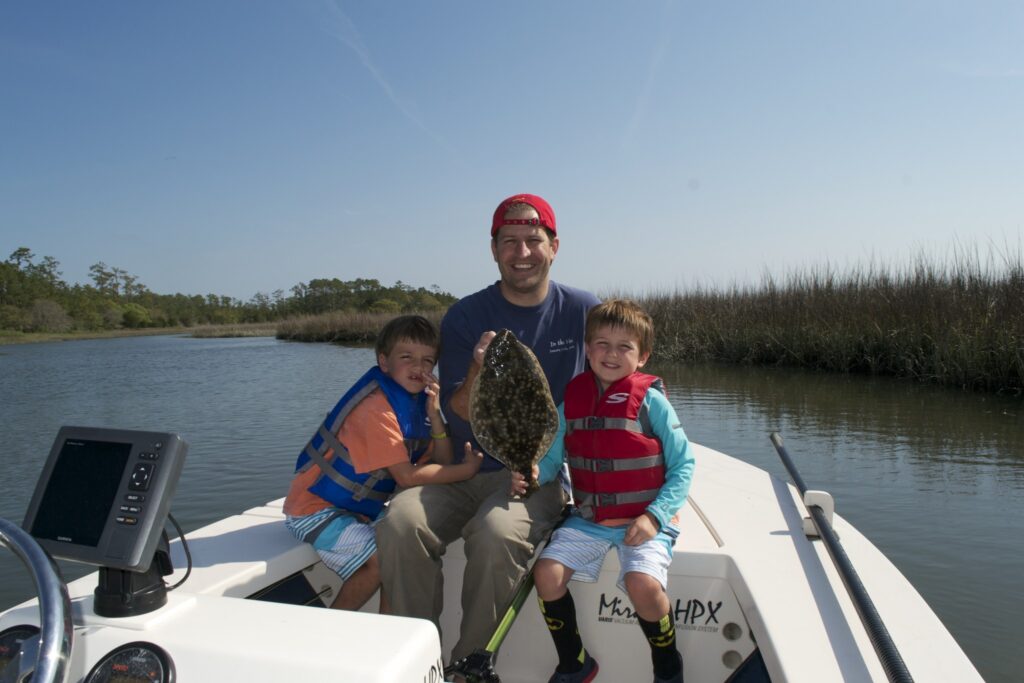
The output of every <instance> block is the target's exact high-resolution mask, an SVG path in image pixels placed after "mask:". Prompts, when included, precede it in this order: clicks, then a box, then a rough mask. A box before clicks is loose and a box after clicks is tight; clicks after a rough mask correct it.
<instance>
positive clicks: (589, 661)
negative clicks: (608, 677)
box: [548, 652, 597, 683]
mask: <svg viewBox="0 0 1024 683" xmlns="http://www.w3.org/2000/svg"><path fill="white" fill-rule="evenodd" d="M595 676H597V660H596V659H594V658H593V657H591V656H590V653H589V652H588V653H587V654H586V658H585V659H584V660H583V668H582V669H580V670H579V671H577V672H576V673H573V674H563V673H559V672H557V671H556V672H555V673H553V674H551V678H549V679H548V683H590V681H592V680H594V677H595Z"/></svg>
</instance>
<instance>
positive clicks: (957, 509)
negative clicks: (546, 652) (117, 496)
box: [0, 337, 1024, 682]
mask: <svg viewBox="0 0 1024 683" xmlns="http://www.w3.org/2000/svg"><path fill="white" fill-rule="evenodd" d="M372 362H373V354H372V352H371V351H370V350H369V349H362V348H346V347H340V346H331V345H326V344H300V343H288V342H279V341H276V340H273V339H268V338H255V339H208V340H202V339H191V338H186V337H136V338H127V339H108V340H89V341H76V342H63V343H52V344H34V345H19V346H6V347H0V444H2V446H0V491H2V494H0V516H3V517H6V518H8V519H13V520H15V521H18V522H20V521H21V519H22V517H23V515H24V512H25V508H26V506H27V504H28V500H29V498H30V496H31V493H32V491H31V487H32V486H33V485H34V483H35V479H36V477H37V476H38V474H39V469H40V467H41V465H42V461H43V459H44V458H45V457H46V455H47V453H48V452H49V449H50V446H51V444H52V442H53V438H54V436H55V434H56V432H57V430H58V428H59V427H60V426H61V425H64V424H78V425H91V426H108V427H120V428H126V429H151V430H165V431H174V432H178V433H179V434H181V435H182V437H183V438H184V439H185V440H186V441H188V442H189V444H190V450H189V455H188V459H187V461H186V465H185V470H184V472H183V474H182V478H181V482H180V484H179V486H178V493H177V496H176V498H175V502H174V506H173V514H174V516H175V517H176V518H177V519H178V521H179V522H180V523H181V524H182V526H183V527H185V529H186V530H190V529H194V528H197V527H199V526H202V525H204V524H207V523H209V522H212V521H214V520H216V519H219V518H221V517H223V516H225V515H228V514H234V513H237V512H240V511H241V510H244V509H246V508H249V507H252V506H255V505H259V504H261V503H263V502H265V501H267V500H271V499H274V498H279V497H281V496H282V495H284V492H285V490H286V488H287V485H288V481H289V479H290V475H291V469H292V465H293V463H294V458H295V456H296V454H297V452H298V450H299V448H301V447H302V445H303V444H304V443H305V440H306V439H307V438H308V437H309V435H310V433H311V432H312V430H313V428H314V426H315V424H316V422H317V420H318V419H320V418H321V417H322V416H323V414H324V413H325V412H326V411H327V410H328V409H329V408H330V406H331V405H333V403H334V401H335V400H337V398H338V396H339V395H340V394H341V393H342V392H343V391H344V390H345V389H347V387H348V385H349V384H350V383H351V382H353V381H354V380H355V379H356V378H357V377H358V376H359V375H360V374H362V372H363V371H364V370H365V369H366V367H368V366H369V364H370V363H372ZM652 371H654V372H656V373H657V374H660V375H662V376H663V377H664V378H665V379H666V382H667V384H668V386H669V391H670V398H671V399H672V401H673V403H674V404H675V406H676V408H677V410H678V411H679V414H680V417H681V419H682V422H683V425H684V427H685V428H686V431H687V434H688V435H689V436H690V438H691V439H692V440H693V441H696V442H698V443H702V444H704V445H706V446H710V447H712V448H715V449H717V450H720V451H723V452H726V453H729V454H731V455H733V456H736V457H738V458H741V459H743V460H745V461H747V462H750V463H752V464H754V465H757V466H759V467H762V468H764V469H767V470H769V471H771V472H773V473H775V474H777V475H778V476H780V477H783V478H785V477H786V473H785V471H784V469H783V467H782V465H781V463H780V462H779V459H778V456H777V455H776V454H775V452H774V449H773V448H772V446H771V443H770V442H769V441H768V436H767V435H768V433H769V432H770V431H772V430H778V431H780V432H781V433H782V434H783V436H784V438H785V439H786V445H787V448H788V450H789V452H790V455H791V456H792V457H793V459H794V460H795V461H796V463H797V465H798V467H799V468H800V471H801V474H802V475H803V477H804V479H805V481H806V482H807V484H808V486H809V487H811V488H818V489H825V490H828V491H829V492H830V493H832V494H833V496H834V497H835V499H836V506H837V511H838V512H839V513H840V514H842V515H843V516H844V517H846V518H847V519H848V520H850V521H851V522H852V523H853V524H854V525H855V526H857V527H858V529H860V530H861V531H862V532H863V533H864V534H865V535H867V536H868V537H869V538H870V539H871V540H872V541H873V542H874V543H875V544H876V545H877V546H878V547H879V548H880V549H881V550H882V551H883V552H884V553H885V554H886V555H887V556H888V557H889V558H890V559H891V560H892V561H893V562H894V563H895V564H896V565H897V566H898V567H899V568H900V570H901V571H903V573H904V574H906V576H907V577H908V578H909V579H910V580H911V582H912V583H913V584H914V586H915V587H916V588H917V590H918V591H920V592H921V594H922V595H923V596H924V597H925V599H926V600H927V601H928V602H929V604H930V605H931V606H932V607H933V609H934V610H935V611H936V613H937V614H938V615H939V617H940V618H941V619H942V620H943V622H944V623H945V624H946V626H947V627H948V628H949V629H950V631H951V632H952V633H953V635H954V636H955V637H956V638H957V640H958V641H959V642H960V644H961V646H962V647H963V648H964V650H965V651H966V652H967V654H968V655H969V656H970V657H971V660H972V661H973V662H974V664H975V665H976V666H977V667H978V669H979V671H980V672H981V673H982V675H983V676H984V677H985V679H986V680H987V681H990V682H996V681H1016V680H1020V679H1021V675H1020V671H1021V668H1022V666H1024V661H1022V658H1021V655H1020V649H1019V647H1018V645H1017V642H1018V641H1019V640H1020V639H1021V637H1024V593H1022V592H1021V591H1020V590H1019V588H1018V582H1019V580H1020V578H1021V577H1022V576H1024V553H1022V552H1021V546H1022V543H1021V541H1022V539H1024V403H1022V402H1021V400H1020V399H1013V398H1002V397H993V396H987V395H977V394H964V393H960V392H955V391H949V390H944V389H936V388H929V387H919V386H915V385H911V384H907V383H903V382H897V381H892V380H884V379H868V378H862V377H844V376H834V375H816V374H812V373H803V372H794V371H788V370H762V369H749V368H732V367H714V366H710V367H709V366H700V367H655V368H652ZM699 466H700V464H699V463H698V468H699ZM698 471H699V470H698ZM698 476H699V475H698ZM62 568H63V571H64V572H65V576H68V577H69V578H70V577H76V576H80V575H82V574H84V573H87V572H88V571H90V570H89V569H88V568H85V567H79V566H74V565H70V564H63V565H62ZM30 594H31V583H30V581H29V579H28V576H27V574H26V572H25V571H24V569H23V568H22V566H21V564H20V563H19V562H18V561H17V560H15V559H14V557H13V556H12V555H11V554H10V553H8V552H4V551H0V609H4V608H6V607H9V606H10V605H12V604H15V603H17V602H19V601H21V600H22V599H24V598H26V597H28V596H29V595H30Z"/></svg>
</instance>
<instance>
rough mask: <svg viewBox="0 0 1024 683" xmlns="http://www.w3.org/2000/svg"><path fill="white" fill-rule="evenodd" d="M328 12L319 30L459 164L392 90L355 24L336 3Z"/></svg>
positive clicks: (444, 142) (329, 4)
mask: <svg viewBox="0 0 1024 683" xmlns="http://www.w3.org/2000/svg"><path fill="white" fill-rule="evenodd" d="M325 6H326V7H327V11H328V13H329V14H330V18H331V20H332V21H330V22H328V23H325V24H323V25H321V28H322V29H323V30H324V32H325V33H327V34H328V35H329V36H331V37H332V38H335V39H336V40H338V41H340V42H341V43H342V44H344V45H345V46H347V47H348V48H349V49H350V50H352V52H354V53H355V55H356V57H358V59H359V62H360V63H361V64H362V65H363V67H364V68H365V69H366V70H367V71H368V72H369V73H370V76H371V77H372V78H373V80H374V81H375V82H376V83H377V85H379V86H380V88H381V90H383V91H384V94H385V95H387V97H388V99H389V100H391V103H392V104H393V105H395V108H397V109H398V111H400V112H401V113H402V115H403V116H404V117H405V118H406V119H408V120H409V121H410V122H411V123H412V124H413V125H414V126H416V127H417V128H419V129H420V130H422V131H423V132H424V133H426V134H427V135H429V136H430V138H431V139H432V140H434V142H436V143H437V144H439V145H440V146H442V147H444V148H445V149H446V150H448V152H449V153H451V155H452V156H453V157H454V158H455V159H456V160H457V161H460V162H461V159H460V158H459V155H458V153H457V151H456V150H455V148H454V147H452V146H451V145H450V144H449V143H448V141H447V140H445V139H444V138H443V137H441V136H440V135H438V134H437V133H435V132H434V131H433V130H431V129H430V128H429V127H428V126H427V125H426V124H425V123H423V121H422V120H420V118H419V116H417V115H416V113H415V112H414V111H413V110H412V108H410V107H409V105H407V104H406V103H405V102H404V101H403V100H402V98H401V97H399V96H398V93H396V92H395V89H394V88H393V87H391V84H390V83H389V82H388V80H387V78H385V77H384V74H383V73H381V71H380V69H378V68H377V65H376V64H374V63H373V59H372V58H371V57H370V50H369V48H367V47H366V44H365V43H364V42H363V39H362V37H361V36H360V35H359V31H358V30H357V29H356V25H355V24H354V23H353V22H352V20H351V19H349V17H348V15H347V14H345V12H344V11H343V10H342V9H341V5H340V3H339V2H338V0H331V1H330V2H327V3H326V5H325Z"/></svg>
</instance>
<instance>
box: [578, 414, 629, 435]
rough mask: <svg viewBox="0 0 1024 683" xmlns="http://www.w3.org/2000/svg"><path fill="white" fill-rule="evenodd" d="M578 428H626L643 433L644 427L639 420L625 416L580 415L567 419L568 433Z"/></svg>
mask: <svg viewBox="0 0 1024 683" xmlns="http://www.w3.org/2000/svg"><path fill="white" fill-rule="evenodd" d="M577 429H580V430H584V431H588V430H594V429H624V430H626V431H627V432H636V433H637V434H643V433H644V428H643V425H641V424H640V422H639V421H638V420H630V419H629V418H625V417H596V416H594V415H591V416H588V417H578V418H576V419H573V420H566V421H565V431H566V434H571V433H573V432H574V431H576V430H577Z"/></svg>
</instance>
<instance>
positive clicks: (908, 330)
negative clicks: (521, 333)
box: [640, 250, 1024, 394]
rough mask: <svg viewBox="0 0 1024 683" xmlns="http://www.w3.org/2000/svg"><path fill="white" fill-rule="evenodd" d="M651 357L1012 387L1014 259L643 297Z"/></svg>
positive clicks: (1016, 360) (1016, 353)
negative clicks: (651, 331)
mask: <svg viewBox="0 0 1024 683" xmlns="http://www.w3.org/2000/svg"><path fill="white" fill-rule="evenodd" d="M640 301H641V303H643V304H644V305H645V307H646V308H647V310H648V311H649V312H650V313H651V315H652V317H653V318H654V320H655V324H656V330H657V345H656V349H655V353H656V354H657V355H658V357H659V359H660V360H668V361H723V362H731V363H746V364H760V365H765V364H767V365H791V366H799V367H807V368H814V369H819V370H829V371H835V372H847V373H869V374H878V375H894V376H898V377H908V378H912V379H915V380H918V381H923V382H933V383H940V384H945V385H951V386H956V387H963V388H968V389H980V390H987V391H997V392H1010V393H1016V394H1020V393H1021V392H1022V389H1024V260H1022V259H1021V255H1020V252H1019V250H1018V251H1017V253H1015V254H1014V253H1010V252H1004V253H1002V254H995V253H994V252H990V253H989V255H988V258H987V259H986V258H982V257H981V255H980V254H979V253H978V252H977V250H973V251H970V250H957V251H954V252H953V254H952V256H951V257H949V258H947V259H945V260H939V259H935V258H930V257H927V256H924V255H921V256H919V257H917V258H916V259H915V260H914V262H913V263H912V264H911V265H910V266H909V267H905V268H903V269H898V268H889V267H884V266H879V265H877V264H869V265H868V266H866V267H861V268H859V269H853V270H850V271H847V272H843V273H839V272H837V271H836V270H835V269H833V268H832V267H829V266H826V267H822V268H817V269H810V270H805V271H801V272H792V273H790V274H789V275H787V276H785V277H784V278H782V279H781V280H780V279H776V278H775V277H772V276H771V275H765V276H764V277H763V279H762V281H761V283H760V285H758V286H751V287H731V288H729V289H726V290H716V289H704V288H697V289H695V290H693V291H689V292H678V291H677V292H673V293H653V294H648V295H646V296H644V297H641V298H640Z"/></svg>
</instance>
